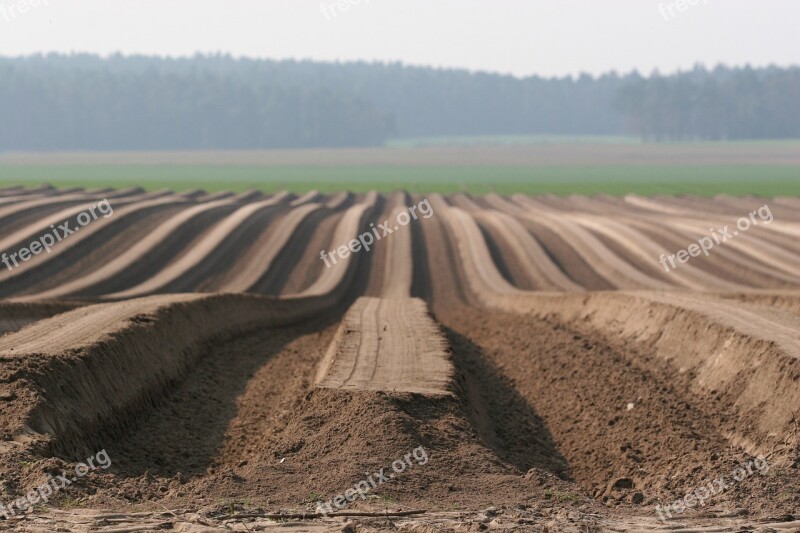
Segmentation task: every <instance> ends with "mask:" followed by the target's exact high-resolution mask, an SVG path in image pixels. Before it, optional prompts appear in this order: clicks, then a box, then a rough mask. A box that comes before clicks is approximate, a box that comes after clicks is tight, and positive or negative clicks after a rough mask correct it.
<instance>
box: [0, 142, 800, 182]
mask: <svg viewBox="0 0 800 533" xmlns="http://www.w3.org/2000/svg"><path fill="white" fill-rule="evenodd" d="M403 142H404V143H405V144H403V143H401V142H400V141H398V144H397V145H396V146H393V147H389V148H342V149H322V148H320V149H307V150H250V151H230V150H229V151H183V152H169V151H163V152H87V153H70V152H65V153H33V154H13V153H7V154H0V186H2V185H17V184H24V185H40V184H43V183H50V184H52V185H54V186H60V187H92V188H95V187H115V188H117V187H128V186H141V187H144V188H146V189H161V188H170V189H173V190H176V191H180V190H186V189H196V188H199V189H205V190H207V191H210V192H212V191H220V190H232V191H241V190H245V189H251V188H252V189H259V190H262V191H266V192H271V191H278V190H290V191H293V192H296V193H303V192H306V191H309V190H312V189H317V190H320V191H322V192H334V191H342V190H351V191H355V192H363V191H368V190H373V189H374V190H378V191H382V192H386V191H393V190H400V189H404V190H408V191H412V192H419V193H431V192H441V193H452V192H458V191H463V192H469V193H473V194H485V193H488V192H497V193H501V194H509V193H517V192H518V193H525V194H543V193H553V194H562V195H564V194H572V193H578V194H598V193H606V194H613V195H623V194H627V193H638V194H646V195H652V194H697V195H713V194H718V193H727V194H732V195H744V194H756V195H761V196H779V195H780V196H800V140H786V141H741V142H717V143H641V142H637V141H635V140H631V139H628V138H620V137H606V138H597V137H569V138H564V137H520V136H494V137H452V138H448V137H444V138H437V139H406V140H405V141H403Z"/></svg>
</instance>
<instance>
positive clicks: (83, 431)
mask: <svg viewBox="0 0 800 533" xmlns="http://www.w3.org/2000/svg"><path fill="white" fill-rule="evenodd" d="M102 199H107V201H108V203H109V204H110V206H112V207H113V214H108V215H107V216H102V215H101V216H99V217H96V219H94V220H92V221H91V222H90V223H87V224H85V225H82V223H81V222H80V216H81V213H82V212H85V211H86V210H87V209H88V208H89V207H90V206H92V205H96V204H97V202H98V201H100V200H102ZM423 203H424V204H425V205H426V206H427V208H426V210H423V209H422V205H423ZM764 206H769V213H770V216H771V217H772V219H771V220H769V221H767V220H766V219H764V218H759V216H760V215H757V214H756V215H752V216H751V213H761V214H763V213H764V211H763V207H764ZM413 207H418V208H419V209H418V210H417V211H416V213H415V215H414V218H409V219H408V220H407V221H406V223H405V224H404V223H403V222H400V223H397V221H399V220H401V218H400V217H401V216H402V214H403V213H406V214H408V213H409V212H413V210H412V211H409V208H413ZM798 207H800V201H798V200H797V199H792V198H770V199H766V198H755V197H741V198H739V197H727V196H717V197H714V198H701V197H688V196H687V197H666V196H665V197H658V196H655V197H643V196H635V195H629V196H626V197H610V196H593V197H584V196H569V197H556V196H536V197H529V196H522V195H514V196H499V195H487V196H483V197H473V196H468V195H461V194H456V195H451V196H441V195H436V194H432V195H429V196H427V197H422V196H418V195H411V194H405V193H396V194H391V195H380V194H375V193H370V194H363V195H361V194H359V195H355V194H351V193H341V194H335V195H323V194H319V193H316V192H311V193H308V194H305V195H303V196H299V197H298V196H296V195H293V194H290V193H282V194H276V195H263V194H261V193H259V192H245V193H240V194H233V193H216V194H213V195H208V194H206V193H204V192H203V191H193V192H188V193H182V194H175V193H172V192H170V191H166V190H165V191H160V192H145V191H143V190H139V189H127V190H95V191H87V190H65V189H52V188H48V187H41V188H37V189H23V188H11V189H3V190H0V224H2V232H1V233H0V251H4V252H5V253H6V254H7V255H8V256H10V255H11V254H14V253H16V254H17V255H16V259H15V260H16V262H17V263H18V264H17V265H16V266H15V264H14V261H10V263H8V264H2V265H0V407H2V412H1V414H0V476H2V481H0V505H3V506H4V507H3V508H0V529H2V528H12V529H15V530H20V531H67V530H75V531H115V532H123V531H124V532H128V531H150V530H161V529H172V530H176V531H230V530H237V531H257V530H265V529H269V530H271V529H273V528H283V529H285V528H291V530H292V531H328V530H331V531H342V530H345V531H383V530H408V531H412V530H413V531H450V530H452V531H473V530H475V531H477V530H484V529H499V530H506V531H540V530H549V531H560V530H571V531H573V530H574V531H600V530H615V531H635V530H659V529H663V530H670V531H673V530H681V529H684V530H687V531H688V530H692V531H744V530H756V529H759V528H771V529H763V530H764V531H767V530H783V531H788V530H793V529H792V528H795V529H794V530H797V529H798V528H800V516H798V515H800V509H799V508H800V490H798V489H800V359H798V358H799V357H800V239H798V237H800V211H798ZM759 209H762V210H761V211H759ZM741 218H745V219H748V220H750V224H749V226H748V228H747V229H745V230H742V229H741V227H738V229H737V220H739V219H741ZM64 224H66V225H67V227H68V228H71V230H73V231H71V233H69V234H65V235H62V236H61V237H63V238H61V239H59V240H58V241H57V242H55V243H54V244H53V245H52V246H51V247H50V248H51V249H50V250H49V251H45V250H40V252H39V253H36V254H32V253H29V254H23V255H20V254H19V253H18V251H19V250H22V249H26V248H27V249H29V250H33V246H31V243H32V242H35V241H40V240H41V238H42V236H43V235H45V234H47V233H48V232H53V231H54V230H55V228H59V227H62V225H64ZM726 227H728V228H730V229H729V231H730V233H731V235H730V237H729V238H727V239H726V238H722V239H720V240H719V242H715V243H714V245H713V248H712V249H710V250H709V252H710V253H709V254H708V255H706V254H705V253H698V254H691V257H689V258H688V260H687V261H682V260H679V261H677V262H676V264H675V267H674V268H669V267H668V266H665V265H669V263H668V261H667V262H664V261H663V259H662V257H661V256H662V254H663V255H664V256H666V257H669V256H671V255H673V254H676V253H678V252H679V250H684V249H687V247H688V248H689V251H690V252H691V247H690V245H692V244H693V243H698V242H699V241H700V240H701V239H703V238H708V239H711V237H710V236H711V235H712V234H714V235H716V236H717V238H719V237H720V236H721V232H722V230H723V228H726ZM739 230H741V231H739ZM55 231H57V230H55ZM734 231H735V232H736V233H735V235H734ZM365 235H370V240H371V241H372V242H371V243H370V244H369V250H367V249H366V248H367V245H366V244H365V237H364V236H365ZM360 237H361V240H359V238H360ZM706 242H708V241H706ZM353 243H358V244H356V245H354V244H353ZM337 250H338V251H337ZM323 251H324V252H326V254H323V256H322V257H321V252H323ZM25 255H29V256H30V257H28V259H27V260H25ZM677 257H678V258H680V255H678V256H677ZM100 450H105V452H106V454H107V456H108V457H109V458H110V461H111V465H110V466H108V467H107V468H93V469H91V471H90V472H88V474H86V475H81V476H74V477H73V478H71V479H69V483H68V485H65V486H63V487H62V488H60V490H58V491H56V492H55V493H54V494H53V495H52V497H50V498H48V501H47V502H44V501H38V502H33V501H32V499H31V497H30V496H31V494H32V493H31V492H30V491H31V489H34V488H36V487H38V486H41V485H42V484H43V483H45V484H46V483H48V482H49V481H48V480H49V476H57V475H58V474H61V473H62V471H63V472H66V473H67V474H70V473H74V472H76V470H75V468H76V465H77V464H78V463H80V462H81V461H85V460H86V458H89V457H92V456H93V455H94V454H96V453H97V452H99V451H100ZM423 455H424V459H423ZM398 461H399V463H404V467H403V469H397V468H395V467H394V465H396V464H398ZM398 470H399V471H398ZM381 471H385V474H386V479H385V480H381V481H378V482H376V479H377V477H376V476H377V473H378V472H381ZM741 472H745V474H743V475H742V474H741ZM390 474H391V476H390ZM68 477H69V476H68ZM720 479H722V484H721V485H720V484H719V483H718V480H720ZM365 480H370V481H369V482H368V481H365ZM715 483H716V485H715ZM359 484H361V487H362V491H361V492H360V493H358V492H354V491H353V490H351V489H353V487H359ZM710 486H715V487H717V488H720V487H722V488H721V489H720V490H719V491H710V490H706V491H705V492H706V493H708V494H707V497H705V498H701V499H704V501H703V502H700V503H698V502H697V498H695V499H694V503H693V504H692V495H695V496H697V495H698V494H703V493H702V492H701V491H700V490H699V489H701V490H702V489H703V488H704V487H710ZM363 487H367V489H366V490H363ZM338 495H345V497H344V499H343V500H341V501H344V504H343V505H341V506H339V505H338V504H337V505H336V507H337V508H334V509H333V511H334V512H332V513H328V515H329V516H317V515H315V513H319V512H320V506H319V504H320V503H321V502H322V503H324V502H328V501H331V500H334V501H335V498H336V497H337V496H338ZM33 496H34V499H35V497H36V496H37V495H36V494H35V493H34V494H33ZM21 498H22V499H23V500H24V499H25V498H27V502H28V503H26V502H25V501H20V499H21ZM679 499H680V500H682V501H683V502H684V504H683V505H682V506H676V505H675V502H676V501H677V500H679ZM14 502H19V503H14ZM9 504H11V507H9ZM679 507H681V508H679ZM9 509H10V510H9ZM665 509H666V510H665ZM4 510H5V511H6V515H5V516H4V514H3V511H4ZM416 511H419V512H418V513H417V512H416ZM409 512H410V513H409ZM358 513H368V514H369V513H374V514H377V515H379V516H347V515H348V514H349V515H354V514H358ZM303 514H306V515H309V516H306V517H305V518H303V517H302V515H303ZM274 515H280V516H274ZM294 515H298V516H300V518H291V516H294ZM348 528H349V529H348Z"/></svg>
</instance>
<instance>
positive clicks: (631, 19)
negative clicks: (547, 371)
mask: <svg viewBox="0 0 800 533" xmlns="http://www.w3.org/2000/svg"><path fill="white" fill-rule="evenodd" d="M337 1H338V0H322V1H321V0H224V1H223V0H216V1H211V0H124V1H123V0H0V55H5V56H8V55H23V54H29V53H34V52H49V51H58V52H70V51H81V52H95V53H101V54H109V53H113V52H122V53H126V54H130V53H140V54H159V55H172V56H176V55H191V54H193V53H195V52H219V51H221V52H228V53H231V54H233V55H235V56H249V57H265V58H275V59H282V58H298V59H301V58H310V59H316V60H358V59H365V60H381V61H390V60H391V61H395V60H400V61H403V62H404V63H409V64H415V65H432V66H445V67H463V68H468V69H471V70H491V71H497V72H505V73H513V74H516V75H530V74H540V75H546V76H551V75H565V74H575V73H578V72H589V73H592V74H598V73H601V72H605V71H608V70H611V69H616V70H617V71H620V72H628V71H630V70H632V69H633V68H637V69H639V70H640V71H641V72H643V73H645V74H648V73H650V72H651V71H652V70H653V69H654V68H658V69H659V70H661V71H662V72H671V71H674V70H675V69H677V68H690V67H691V66H692V65H694V64H695V63H697V62H700V63H704V64H706V65H715V64H717V63H720V62H723V63H726V64H729V65H743V64H745V63H750V64H751V65H754V66H762V65H766V64H771V63H774V64H778V65H789V64H795V65H797V64H800V1H799V0H685V1H686V2H687V5H686V6H685V7H686V9H685V10H684V11H682V12H681V11H678V10H677V8H676V7H675V6H674V4H675V3H676V1H678V0H662V1H659V0H608V1H598V0H528V1H525V0H491V1H490V0H360V1H359V0H341V2H342V4H343V5H345V6H349V8H348V9H347V10H346V11H341V10H339V8H337V7H328V8H327V10H328V11H327V16H326V15H325V14H324V13H323V4H324V5H326V6H336V2H337ZM683 1H684V0H680V2H681V3H682V2H683ZM690 1H691V2H696V5H694V6H691V5H688V2H690ZM32 2H38V4H39V5H38V6H36V7H32V6H29V7H28V9H27V10H25V12H21V11H22V9H21V8H22V7H23V5H21V4H26V5H27V4H29V3H32ZM659 5H661V6H663V9H662V11H660V10H659ZM670 5H672V6H673V7H672V9H673V14H674V15H675V16H674V17H670V15H669V6H670ZM334 11H335V13H334ZM667 18H670V20H666V19H667ZM1 82H2V80H0V83H1Z"/></svg>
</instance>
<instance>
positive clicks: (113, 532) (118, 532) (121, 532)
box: [103, 522, 173, 533]
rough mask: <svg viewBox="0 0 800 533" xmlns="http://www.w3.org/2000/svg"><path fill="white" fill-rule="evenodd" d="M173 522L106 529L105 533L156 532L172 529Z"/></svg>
mask: <svg viewBox="0 0 800 533" xmlns="http://www.w3.org/2000/svg"><path fill="white" fill-rule="evenodd" d="M172 526H173V522H160V523H158V524H148V525H146V526H134V527H125V528H120V529H106V530H105V531H103V533H136V532H137V531H154V530H159V529H172Z"/></svg>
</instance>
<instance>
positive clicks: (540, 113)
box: [0, 54, 800, 151]
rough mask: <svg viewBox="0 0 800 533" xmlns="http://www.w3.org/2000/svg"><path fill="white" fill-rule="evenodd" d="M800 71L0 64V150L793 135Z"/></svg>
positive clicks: (146, 61)
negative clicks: (546, 72)
mask: <svg viewBox="0 0 800 533" xmlns="http://www.w3.org/2000/svg"><path fill="white" fill-rule="evenodd" d="M798 95H800V68H796V67H794V68H786V69H780V68H775V67H770V68H764V69H751V68H738V69H731V68H725V67H718V68H716V69H714V70H710V71H709V70H706V69H703V68H699V67H698V68H695V69H694V70H692V71H690V72H684V73H679V74H675V75H670V76H660V75H658V74H654V75H651V76H649V77H646V78H645V77H643V76H641V75H639V74H638V73H636V72H634V73H630V74H627V75H618V74H616V73H609V74H606V75H603V76H599V77H592V76H589V75H581V76H578V77H563V78H542V77H537V76H533V77H528V78H516V77H513V76H505V75H499V74H490V73H474V72H468V71H464V70H456V69H433V68H424V67H411V66H406V65H403V64H400V63H363V62H353V63H319V62H311V61H271V60H254V59H235V58H232V57H230V56H226V55H210V56H202V55H199V56H195V57H191V58H181V59H171V58H159V57H143V56H121V55H116V56H110V57H108V58H101V57H98V56H93V55H80V54H76V55H57V54H51V55H44V56H43V55H36V56H28V57H21V58H0V103H1V104H2V109H3V111H2V114H0V150H6V151H10V150H152V149H162V150H167V149H173V150H174V149H234V148H237V149H255V148H303V147H344V146H379V145H383V144H384V143H385V142H386V141H387V140H390V139H393V138H409V137H433V136H466V135H539V134H543V135H624V134H634V135H639V136H641V137H642V138H643V139H645V140H655V141H658V140H675V139H709V140H717V139H760V138H782V137H783V138H787V137H794V138H797V137H800V98H798V97H797V96H798Z"/></svg>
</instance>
